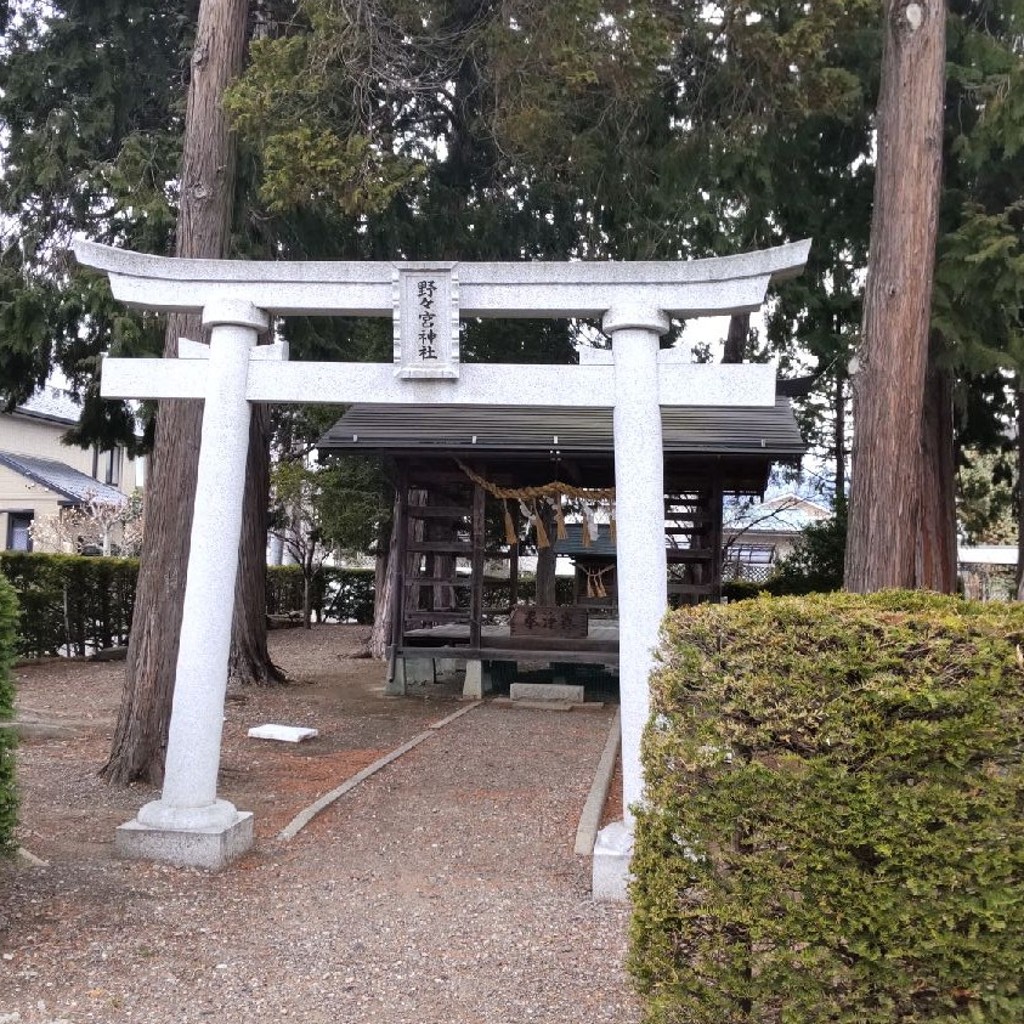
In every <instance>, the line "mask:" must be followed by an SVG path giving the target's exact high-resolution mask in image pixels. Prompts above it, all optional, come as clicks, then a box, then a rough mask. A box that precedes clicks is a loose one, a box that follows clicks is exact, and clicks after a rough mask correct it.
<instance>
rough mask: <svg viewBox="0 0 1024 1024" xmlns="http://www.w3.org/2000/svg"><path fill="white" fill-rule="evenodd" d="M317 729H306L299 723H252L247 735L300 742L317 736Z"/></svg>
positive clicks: (287, 741)
mask: <svg viewBox="0 0 1024 1024" xmlns="http://www.w3.org/2000/svg"><path fill="white" fill-rule="evenodd" d="M319 735H320V732H319V730H318V729H307V728H305V727H304V726H301V725H272V724H269V723H268V724H267V725H254V726H253V727H252V728H251V729H250V730H249V736H250V737H251V738H252V739H254V740H279V741H280V742H281V743H301V742H302V741H303V740H311V739H313V738H314V737H315V736H319Z"/></svg>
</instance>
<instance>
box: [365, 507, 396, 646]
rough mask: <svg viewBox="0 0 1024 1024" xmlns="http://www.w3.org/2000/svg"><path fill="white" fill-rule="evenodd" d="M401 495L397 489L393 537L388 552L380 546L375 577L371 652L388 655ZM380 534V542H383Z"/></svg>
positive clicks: (392, 527) (392, 517) (392, 525)
mask: <svg viewBox="0 0 1024 1024" xmlns="http://www.w3.org/2000/svg"><path fill="white" fill-rule="evenodd" d="M399 511H400V497H399V494H398V491H397V490H396V491H395V502H394V510H393V512H392V513H391V530H390V536H391V539H390V541H389V542H388V546H387V552H386V553H384V551H383V550H382V549H380V548H378V551H377V564H376V567H375V568H376V571H375V572H374V578H373V629H372V630H371V631H370V639H369V642H368V644H367V648H368V650H369V652H370V656H371V657H374V658H384V657H386V656H387V651H388V648H389V647H390V646H391V616H392V608H393V607H394V600H395V589H396V588H395V577H396V575H397V572H398V530H399ZM380 539H381V538H380V534H378V538H377V541H378V544H380Z"/></svg>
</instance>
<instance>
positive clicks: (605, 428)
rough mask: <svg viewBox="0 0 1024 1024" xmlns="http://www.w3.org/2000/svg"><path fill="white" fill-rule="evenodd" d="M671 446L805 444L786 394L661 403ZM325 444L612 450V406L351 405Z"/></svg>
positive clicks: (766, 449) (749, 450)
mask: <svg viewBox="0 0 1024 1024" xmlns="http://www.w3.org/2000/svg"><path fill="white" fill-rule="evenodd" d="M661 422H662V433H663V440H664V448H665V452H666V454H673V453H674V454H680V455H682V454H692V455H704V456H707V455H747V456H751V455H755V456H759V457H761V458H764V459H768V460H772V461H775V460H783V461H786V460H794V459H797V458H799V457H800V456H801V455H803V454H804V452H805V451H806V450H807V446H806V445H805V444H804V441H803V439H802V438H801V436H800V430H799V428H798V427H797V424H796V420H795V419H794V417H793V410H792V407H791V405H790V401H789V399H788V398H782V397H780V398H777V399H776V402H775V405H774V406H663V407H662V410H661ZM319 446H320V448H321V449H323V450H325V451H347V452H354V451H365V452H381V453H383V452H399V451H406V452H408V451H421V452H424V453H426V451H431V452H462V453H466V454H471V453H473V452H482V451H491V452H494V451H502V452H543V453H550V452H552V451H554V450H557V451H558V452H559V453H560V454H563V455H567V454H570V453H591V452H593V453H609V454H610V453H611V452H612V451H613V450H614V446H613V441H612V410H611V409H606V408H555V407H541V408H533V407H529V406H507V405H498V406H465V405H463V406H453V405H425V406H419V405H372V404H360V405H353V406H352V407H350V408H349V410H348V412H346V413H345V415H344V416H342V417H341V419H340V420H338V422H337V423H335V424H334V426H333V427H331V429H330V430H328V431H327V433H326V434H324V436H323V437H322V438H321V439H320V444H319Z"/></svg>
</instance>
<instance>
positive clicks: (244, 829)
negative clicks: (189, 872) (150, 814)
mask: <svg viewBox="0 0 1024 1024" xmlns="http://www.w3.org/2000/svg"><path fill="white" fill-rule="evenodd" d="M252 830H253V818H252V812H251V811H239V812H238V814H237V815H236V816H235V820H234V821H233V822H232V823H231V824H229V825H227V826H224V827H219V828H217V827H214V828H201V829H188V830H185V829H168V828H154V827H152V826H149V825H143V824H141V823H140V822H139V821H129V822H127V823H126V824H124V825H121V826H120V828H118V829H117V833H116V835H115V837H114V849H115V850H117V852H118V853H119V854H120V855H121V856H122V857H131V858H133V859H138V860H158V861H163V862H164V863H166V864H176V865H177V866H178V867H194V868H206V869H207V870H208V871H219V870H220V869H221V868H223V867H225V866H226V865H227V864H229V863H230V862H231V861H233V860H235V858H237V857H240V856H241V855H242V854H243V853H245V852H246V851H247V850H248V849H249V848H250V847H251V846H252Z"/></svg>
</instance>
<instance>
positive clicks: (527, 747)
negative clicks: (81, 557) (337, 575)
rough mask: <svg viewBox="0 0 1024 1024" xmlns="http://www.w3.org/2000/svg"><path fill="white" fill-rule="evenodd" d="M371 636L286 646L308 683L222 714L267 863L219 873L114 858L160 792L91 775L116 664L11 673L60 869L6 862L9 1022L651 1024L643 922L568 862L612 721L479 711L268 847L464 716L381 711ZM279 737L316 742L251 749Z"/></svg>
mask: <svg viewBox="0 0 1024 1024" xmlns="http://www.w3.org/2000/svg"><path fill="white" fill-rule="evenodd" d="M357 639H358V637H353V635H352V631H351V630H350V629H349V630H345V629H344V628H339V627H332V628H325V629H323V630H318V631H314V635H313V636H312V637H310V636H308V635H306V636H301V635H300V636H295V635H294V634H288V635H286V636H281V635H280V634H275V635H274V637H273V642H274V648H275V656H276V657H277V658H278V660H279V661H280V662H281V663H282V664H284V665H285V667H286V668H287V669H288V671H289V672H291V673H292V674H293V675H295V676H296V677H298V678H299V679H303V680H305V682H304V683H302V684H300V685H296V686H294V687H289V688H287V689H284V690H277V691H268V692H264V693H256V694H247V695H246V698H247V699H245V700H233V701H231V702H229V707H228V714H227V722H226V726H225V757H224V770H223V773H222V775H223V778H222V790H223V793H224V795H225V796H227V797H228V798H229V799H232V800H234V801H235V802H236V803H237V804H238V806H239V807H242V808H243V809H251V810H254V811H255V812H256V816H257V845H256V849H255V850H254V852H253V853H251V854H249V855H248V856H246V857H245V858H243V860H242V861H240V862H239V863H238V864H237V865H236V866H235V867H233V868H231V869H229V870H228V871H227V872H224V873H222V874H220V875H217V876H209V875H206V874H204V873H202V872H198V871H194V870H190V869H177V868H171V867H167V866H161V865H153V864H144V863H131V862H125V861H121V860H118V859H116V858H115V857H114V856H113V855H112V848H111V847H112V842H111V841H112V834H113V829H114V827H115V826H116V825H117V824H119V823H120V822H122V821H125V820H128V819H129V818H130V817H132V816H133V814H134V812H135V810H136V809H137V808H138V806H139V805H140V804H141V803H142V802H144V801H145V800H147V799H150V798H151V796H152V795H153V794H152V793H150V792H148V791H147V790H145V789H142V788H140V789H135V790H129V791H117V790H110V789H108V788H107V787H105V786H104V785H102V784H101V783H99V782H98V780H96V778H95V767H96V766H97V765H98V763H99V762H100V761H101V760H102V757H103V755H104V754H105V752H106V745H107V743H108V742H109V734H110V732H109V731H110V727H111V724H112V721H113V714H114V713H115V711H116V705H117V688H118V679H119V676H120V669H119V668H117V667H110V666H100V665H88V666H68V665H67V664H64V665H57V666H55V667H54V666H40V667H37V668H32V669H28V670H22V671H20V672H19V673H18V675H19V702H20V704H21V706H22V707H23V708H24V709H26V710H27V711H28V710H30V711H31V712H32V713H33V714H34V715H35V716H36V718H37V720H38V721H42V722H43V723H44V724H48V725H49V726H50V727H51V728H52V729H53V733H52V734H50V735H47V734H45V729H44V731H42V732H41V733H40V734H39V735H36V736H34V737H30V738H29V739H28V740H27V742H26V743H25V745H24V747H23V749H22V751H21V773H22V778H23V783H22V785H23V793H24V812H23V826H22V829H21V833H20V840H21V842H23V843H24V845H25V846H27V847H28V848H29V849H31V850H32V851H33V852H34V853H36V854H38V855H39V856H41V857H44V858H46V859H48V860H49V861H50V862H51V863H50V867H48V868H42V869H32V868H26V867H22V868H18V869H16V870H15V869H11V868H0V955H2V957H3V959H2V960H0V1021H2V1022H4V1024H7V1022H8V1021H18V1022H19V1024H26V1022H32V1024H35V1022H40V1024H42V1022H52V1021H57V1020H65V1021H70V1022H73V1024H78V1022H80V1021H102V1022H108V1021H109V1022H122V1021H124V1022H128V1021H131V1022H140V1024H142V1022H146V1024H170V1022H174V1024H185V1022H192V1021H195V1022H199V1021H206V1020H211V1019H212V1020H219V1021H223V1022H235V1021H238V1022H242V1021H250V1020H254V1019H256V1020H259V1019H266V1020H281V1019H299V1020H302V1021H308V1022H310V1024H318V1022H321V1021H323V1022H327V1021H331V1022H332V1024H333V1022H335V1021H345V1022H353V1024H360V1022H364V1021H365V1022H369V1021H374V1022H380V1021H387V1022H389V1024H391V1022H394V1024H404V1022H408V1024H413V1022H415V1024H420V1022H434V1021H436V1022H442V1021H444V1022H456V1024H457V1022H467V1024H468V1022H478V1021H479V1022H486V1024H501V1022H505V1021H508V1022H510V1024H511V1022H513V1021H514V1022H516V1024H519V1022H521V1021H525V1020H536V1021H552V1022H555V1021H558V1022H562V1021H579V1022H585V1021H586V1022H600V1021H616V1022H620V1024H630V1022H633V1021H636V1020H638V1019H639V1014H638V1010H637V1006H636V1003H635V1001H634V999H633V997H632V996H631V994H630V988H629V983H628V980H627V979H626V977H625V975H624V973H623V971H622V968H621V965H622V962H623V958H624V954H625V927H626V920H627V918H626V913H625V911H624V910H623V909H622V908H617V907H614V908H610V907H599V906H595V905H594V904H593V903H591V902H590V899H589V861H587V860H584V859H582V858H578V857H576V856H575V855H574V854H573V852H572V846H573V839H574V835H575V828H576V823H577V819H578V815H579V812H580V809H581V808H582V806H583V802H584V800H585V798H586V793H587V789H588V787H589V784H590V781H591V778H592V774H593V769H594V766H595V765H596V763H597V760H598V758H599V757H600V753H601V749H602V746H603V744H604V741H605V737H606V734H607V728H608V722H609V719H610V715H611V711H610V709H605V711H601V712H589V711H588V712H579V711H576V712H570V713H557V712H548V711H536V710H522V709H515V708H509V707H502V706H498V705H492V704H487V705H484V706H482V707H479V708H477V709H476V710H474V711H472V712H471V713H469V714H467V715H464V716H462V717H461V718H459V719H458V720H457V721H455V722H452V723H451V724H450V725H448V726H445V728H444V729H442V730H440V731H439V732H438V733H437V734H436V736H434V737H431V738H430V739H429V740H427V741H425V742H424V743H423V744H421V745H420V746H418V747H417V748H415V749H414V750H413V751H411V752H410V753H409V754H407V755H406V756H405V757H403V758H402V759H401V760H399V761H397V762H395V763H394V764H392V765H389V766H388V767H387V768H385V769H384V770H383V771H382V772H380V773H379V774H378V775H375V776H374V777H373V778H371V779H370V780H368V781H367V782H365V783H364V784H362V785H361V786H359V787H358V788H357V789H355V790H353V791H352V792H351V793H350V794H348V795H347V796H345V797H344V798H342V800H340V801H339V802H338V803H337V804H335V805H334V806H333V807H331V808H330V809H329V810H327V811H326V812H324V814H323V815H321V816H320V817H319V818H317V819H316V820H315V821H314V822H313V823H312V825H310V826H309V827H308V828H307V829H306V830H305V831H303V832H302V833H300V835H299V836H298V837H297V838H296V839H294V840H292V841H291V842H290V843H287V844H285V843H282V842H280V841H279V840H277V839H276V838H275V836H276V833H277V831H278V830H279V829H280V827H281V826H282V825H283V824H284V823H285V822H286V821H287V820H289V819H290V818H291V816H292V815H293V814H294V813H295V812H296V811H297V810H298V809H300V808H301V807H302V806H304V805H305V804H308V803H309V802H311V801H312V800H313V799H315V798H316V797H317V796H318V795H320V793H322V792H324V791H325V790H327V789H330V788H332V787H333V786H334V785H336V784H337V783H338V782H340V781H341V779H342V778H344V777H345V776H346V775H349V774H353V773H354V772H355V771H357V770H358V769H359V768H360V767H363V765H364V764H366V763H369V762H370V761H372V760H373V759H374V758H375V757H376V756H378V755H379V754H380V753H381V752H383V751H385V750H389V749H393V748H394V747H395V746H397V745H399V744H400V743H401V742H402V741H403V740H406V739H409V738H410V737H411V736H412V735H414V734H415V733H417V732H419V731H420V730H421V729H422V728H423V727H424V726H425V725H426V724H429V723H430V722H433V721H436V720H437V719H439V718H441V717H443V716H444V715H445V714H448V713H450V712H451V711H452V710H454V709H456V708H457V707H460V706H461V705H460V704H459V703H458V701H457V700H455V699H454V697H453V695H451V694H450V693H446V692H444V691H443V689H441V688H435V689H432V690H431V691H430V692H427V693H425V694H424V695H423V696H421V697H418V698H404V699H389V698H385V697H384V696H383V694H382V692H381V687H382V683H383V680H382V676H381V669H380V666H378V665H376V664H374V663H371V662H367V661H355V660H351V659H350V658H348V657H347V655H348V654H350V653H351V651H352V650H353V649H354V647H355V645H356V641H357ZM83 695H84V696H83ZM264 721H285V722H288V723H290V724H309V725H314V726H316V727H317V728H320V729H321V737H320V738H319V739H317V740H316V741H313V743H312V744H310V745H308V746H307V745H302V746H299V747H294V748H282V747H278V746H276V745H271V744H260V743H257V741H253V740H248V739H246V737H245V730H246V729H247V728H248V726H249V725H252V724H259V723H260V722H264ZM62 722H63V723H64V725H63V726H62V725H61V723H62ZM5 1015H7V1016H6V1019H5Z"/></svg>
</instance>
